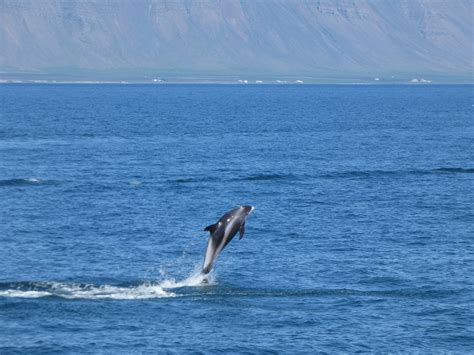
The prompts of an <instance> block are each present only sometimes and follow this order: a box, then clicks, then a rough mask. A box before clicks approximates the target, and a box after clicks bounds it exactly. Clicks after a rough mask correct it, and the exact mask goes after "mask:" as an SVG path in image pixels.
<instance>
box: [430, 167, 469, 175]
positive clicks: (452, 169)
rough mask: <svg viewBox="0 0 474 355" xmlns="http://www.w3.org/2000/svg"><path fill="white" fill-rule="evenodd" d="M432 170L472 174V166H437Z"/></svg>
mask: <svg viewBox="0 0 474 355" xmlns="http://www.w3.org/2000/svg"><path fill="white" fill-rule="evenodd" d="M433 171H434V172H438V173H461V174H474V168H439V169H433Z"/></svg>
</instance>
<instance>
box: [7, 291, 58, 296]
mask: <svg viewBox="0 0 474 355" xmlns="http://www.w3.org/2000/svg"><path fill="white" fill-rule="evenodd" d="M45 296H52V294H51V293H50V292H42V291H21V290H4V291H0V297H20V298H39V297H45Z"/></svg>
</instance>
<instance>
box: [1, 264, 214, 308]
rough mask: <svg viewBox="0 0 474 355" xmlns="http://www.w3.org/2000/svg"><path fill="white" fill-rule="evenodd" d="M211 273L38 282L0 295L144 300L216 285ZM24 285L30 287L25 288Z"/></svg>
mask: <svg viewBox="0 0 474 355" xmlns="http://www.w3.org/2000/svg"><path fill="white" fill-rule="evenodd" d="M213 282H214V279H213V277H212V276H211V275H203V274H202V273H201V271H200V269H198V268H196V270H195V271H194V272H193V273H192V274H191V275H190V276H189V277H187V278H186V279H184V280H181V281H176V280H175V279H174V278H167V279H165V280H163V281H161V282H158V283H152V282H148V283H143V284H140V285H137V286H126V287H121V286H113V285H92V284H77V283H63V282H38V283H34V284H33V285H32V284H28V285H27V286H23V287H22V286H21V284H18V285H17V287H15V288H11V289H7V290H0V297H21V298H39V297H51V296H54V297H61V298H65V299H112V300H141V299H153V298H167V297H176V296H179V294H176V293H175V292H172V291H171V290H172V289H178V288H181V287H196V286H203V285H209V284H213ZM22 288H28V289H23V290H22Z"/></svg>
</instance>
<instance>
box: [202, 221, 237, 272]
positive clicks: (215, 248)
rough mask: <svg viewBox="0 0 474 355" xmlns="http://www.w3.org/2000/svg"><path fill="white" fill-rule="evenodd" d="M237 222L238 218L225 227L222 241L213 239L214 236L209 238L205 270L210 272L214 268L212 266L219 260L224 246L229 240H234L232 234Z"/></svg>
mask: <svg viewBox="0 0 474 355" xmlns="http://www.w3.org/2000/svg"><path fill="white" fill-rule="evenodd" d="M236 221H237V218H235V219H234V220H233V221H231V222H230V223H229V224H227V225H226V226H225V229H224V236H223V237H222V239H221V240H220V241H217V240H216V238H213V237H212V236H211V237H209V239H208V241H207V249H206V257H205V258H204V265H203V270H209V269H210V268H211V267H212V264H213V263H214V261H215V260H216V259H217V257H218V256H219V254H220V252H221V251H222V249H224V246H225V245H226V244H227V241H228V240H229V238H232V235H231V232H232V229H233V227H234V225H235V223H236Z"/></svg>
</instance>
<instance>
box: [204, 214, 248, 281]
mask: <svg viewBox="0 0 474 355" xmlns="http://www.w3.org/2000/svg"><path fill="white" fill-rule="evenodd" d="M254 208H255V207H253V206H240V207H236V208H234V209H233V210H230V211H229V212H227V213H226V214H224V215H223V216H222V217H221V218H220V219H219V220H218V221H217V223H215V224H211V225H209V226H207V227H206V228H204V230H205V231H209V233H211V235H210V236H209V239H208V240H207V249H206V256H205V258H204V264H203V266H202V273H203V274H204V275H206V274H208V273H209V272H211V270H212V266H213V265H214V262H215V261H216V259H217V257H218V256H219V254H220V252H221V251H222V249H224V248H225V246H226V245H227V244H229V242H230V241H231V240H232V238H234V236H235V235H236V234H237V232H240V238H239V239H242V237H243V236H244V232H245V219H246V218H247V217H248V215H249V214H250V213H252V211H253V210H254Z"/></svg>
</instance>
